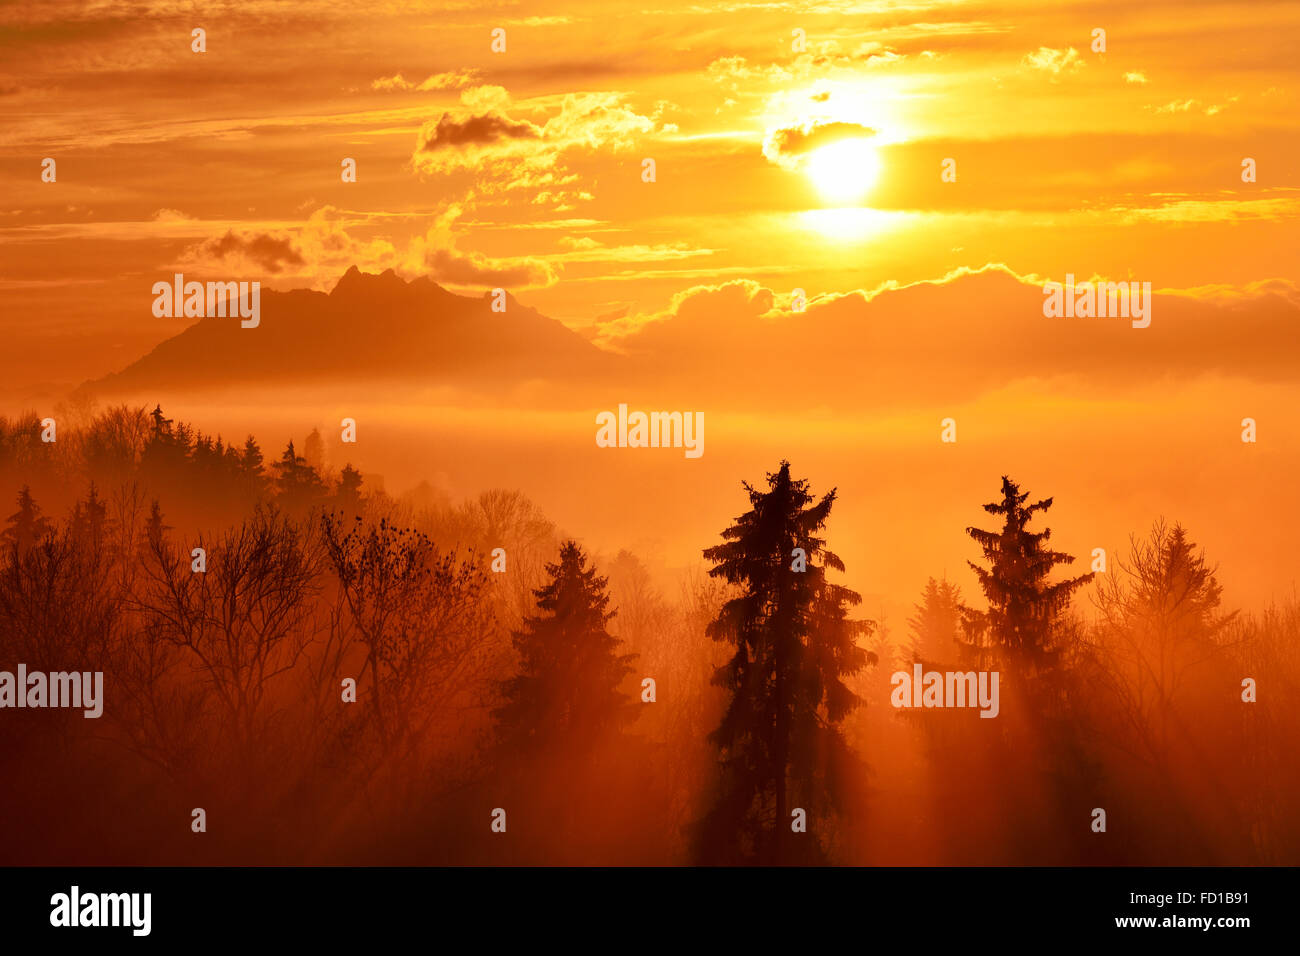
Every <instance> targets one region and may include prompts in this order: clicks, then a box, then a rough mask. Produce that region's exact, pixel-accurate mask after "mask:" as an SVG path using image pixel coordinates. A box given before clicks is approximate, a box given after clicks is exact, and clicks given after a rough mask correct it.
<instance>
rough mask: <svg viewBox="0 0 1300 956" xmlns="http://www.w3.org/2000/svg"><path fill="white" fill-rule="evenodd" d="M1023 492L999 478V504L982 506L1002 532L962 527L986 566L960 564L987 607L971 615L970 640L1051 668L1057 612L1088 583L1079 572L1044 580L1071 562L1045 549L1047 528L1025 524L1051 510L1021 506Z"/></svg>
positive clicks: (1045, 504)
mask: <svg viewBox="0 0 1300 956" xmlns="http://www.w3.org/2000/svg"><path fill="white" fill-rule="evenodd" d="M1028 500H1029V492H1027V491H1026V492H1021V490H1020V486H1019V485H1017V484H1016V483H1015V482H1014V481H1012V480H1011V479H1010V478H1008V477H1007V476H1006V475H1003V476H1002V500H1001V501H998V502H993V503H992V504H986V505H985V506H984V510H985V511H987V512H988V513H989V514H992V515H1001V516H1002V518H1003V523H1002V528H1001V529H1000V530H998V531H984V530H982V529H980V528H967V529H966V533H967V534H968V535H970V536H971V537H972V538H974V539H975V541H976V542H977V543H978V544H979V546H980V548H981V549H982V550H983V551H984V560H985V561H987V562H988V565H989V566H988V567H987V568H982V567H980V566H979V565H977V564H975V563H974V562H973V561H968V562H966V563H967V564H969V565H970V566H971V568H972V569H973V570H974V572H975V574H976V576H977V577H978V578H979V582H980V587H981V588H982V589H983V591H984V596H985V598H987V600H988V604H989V609H988V611H986V612H984V613H983V614H976V615H973V616H972V618H971V619H972V620H973V621H975V622H976V623H975V625H974V626H973V627H972V628H971V630H974V631H976V632H981V633H977V636H976V638H975V639H976V641H977V642H982V643H983V644H984V646H985V647H987V648H990V649H992V650H994V651H995V652H1000V653H1001V654H1002V655H1010V656H1012V657H1014V658H1016V659H1017V660H1018V661H1019V662H1020V663H1022V664H1026V665H1029V666H1030V667H1032V668H1034V669H1036V670H1044V669H1047V668H1050V667H1051V666H1053V664H1054V663H1055V662H1056V659H1057V655H1058V648H1057V647H1056V642H1057V628H1058V623H1059V619H1060V616H1061V613H1062V612H1063V611H1064V610H1065V609H1066V608H1067V607H1068V606H1069V603H1070V597H1071V595H1072V594H1073V593H1074V591H1075V590H1076V589H1077V588H1079V587H1080V586H1081V585H1083V584H1085V583H1087V582H1088V581H1091V580H1092V578H1093V575H1092V574H1083V575H1080V576H1078V577H1075V578H1068V579H1066V580H1064V581H1056V582H1053V581H1050V580H1048V578H1049V576H1050V575H1051V573H1052V570H1053V569H1054V568H1055V567H1056V566H1057V565H1059V564H1072V563H1073V562H1074V556H1073V555H1070V554H1066V553H1065V552H1063V551H1053V550H1052V549H1051V548H1049V547H1048V546H1047V542H1048V539H1049V538H1050V537H1051V535H1052V530H1051V529H1050V528H1044V529H1043V530H1042V531H1039V532H1033V531H1029V530H1027V528H1026V526H1027V525H1028V524H1029V522H1030V521H1031V520H1032V519H1033V517H1034V515H1035V514H1037V513H1038V512H1044V513H1045V512H1046V511H1047V509H1049V508H1050V507H1051V506H1052V499H1051V498H1044V499H1043V500H1041V501H1036V502H1034V503H1033V504H1031V505H1026V504H1025V502H1026V501H1028Z"/></svg>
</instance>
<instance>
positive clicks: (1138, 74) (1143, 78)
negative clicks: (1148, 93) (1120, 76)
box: [1124, 70, 1148, 85]
mask: <svg viewBox="0 0 1300 956" xmlns="http://www.w3.org/2000/svg"><path fill="white" fill-rule="evenodd" d="M1124 82H1125V83H1138V84H1143V85H1145V84H1146V83H1147V82H1148V80H1147V75H1146V74H1145V73H1143V72H1142V71H1141V70H1130V71H1129V72H1128V73H1125V74H1124Z"/></svg>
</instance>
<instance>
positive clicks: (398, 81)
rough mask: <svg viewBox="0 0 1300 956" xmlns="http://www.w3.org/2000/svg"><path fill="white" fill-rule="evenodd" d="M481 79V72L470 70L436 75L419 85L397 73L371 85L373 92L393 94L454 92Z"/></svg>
mask: <svg viewBox="0 0 1300 956" xmlns="http://www.w3.org/2000/svg"><path fill="white" fill-rule="evenodd" d="M478 77H479V71H478V70H474V69H470V70H451V71H448V72H446V73H434V74H433V75H432V76H429V77H426V78H425V79H423V80H421V81H420V82H419V83H412V82H411V81H410V80H408V79H406V78H405V77H404V76H402V74H400V73H396V74H394V75H393V76H381V77H379V78H378V79H376V80H374V81H373V82H371V84H370V88H371V89H372V90H381V91H384V92H391V91H394V90H403V91H409V90H416V91H419V92H430V91H432V90H454V89H459V88H460V87H462V86H468V85H469V84H471V83H473V82H474V81H475V80H477V79H478Z"/></svg>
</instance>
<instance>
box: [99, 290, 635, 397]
mask: <svg viewBox="0 0 1300 956" xmlns="http://www.w3.org/2000/svg"><path fill="white" fill-rule="evenodd" d="M180 321H184V320H180ZM617 361H618V360H617V358H616V357H615V356H612V355H610V354H609V353H606V352H604V351H602V350H600V349H598V348H597V347H595V346H594V345H592V344H591V343H590V342H588V341H587V340H586V339H584V338H582V337H581V336H580V335H578V334H576V333H574V332H572V331H570V330H569V329H568V328H566V327H565V326H564V325H563V324H561V323H560V322H557V321H555V320H554V319H549V318H547V317H546V316H544V315H542V314H541V313H539V312H537V311H536V310H534V309H530V308H527V307H525V306H523V305H520V304H519V302H517V301H516V300H515V299H514V298H513V297H510V296H508V295H507V307H506V311H505V312H493V311H492V310H491V297H490V294H487V293H485V294H484V295H483V296H482V297H478V298H475V297H470V296H462V295H456V294H455V293H452V292H448V291H447V290H446V289H444V288H442V287H441V286H439V285H437V284H436V283H434V282H432V281H431V280H429V279H428V278H420V279H415V280H413V281H411V282H407V281H405V280H403V279H402V278H401V277H400V276H398V275H397V274H396V273H394V272H393V271H392V270H391V269H390V270H388V271H387V272H384V273H382V274H380V275H374V274H371V273H365V272H361V271H359V270H358V269H357V268H356V266H353V267H352V268H350V269H349V270H348V271H347V272H346V273H345V274H344V275H343V277H342V278H341V279H339V281H338V283H337V284H336V285H335V286H334V289H333V291H331V292H330V293H329V294H328V295H327V294H325V293H323V292H312V291H309V290H306V289H296V290H293V291H290V292H274V291H271V290H268V289H265V288H263V289H262V292H261V322H260V324H259V325H258V327H257V328H251V329H245V328H241V327H240V324H239V319H238V318H233V319H232V318H205V319H200V320H198V321H197V322H195V324H193V325H191V326H189V327H188V328H186V329H185V330H184V331H183V332H180V333H178V334H177V335H174V336H172V337H171V338H169V339H167V340H166V341H164V342H162V343H160V344H159V345H158V346H157V347H156V348H155V349H154V350H153V351H151V352H150V353H149V354H148V355H145V356H144V357H143V358H141V359H139V360H137V361H135V362H133V363H132V364H130V365H129V366H127V367H126V368H125V369H123V370H122V371H120V372H115V373H113V374H111V375H108V376H105V377H104V378H101V379H98V380H97V381H94V382H88V383H86V384H85V385H83V386H81V388H80V389H79V390H78V391H79V392H82V393H91V394H96V395H105V394H114V393H130V392H137V391H141V390H152V389H166V390H168V391H171V392H184V391H186V390H188V389H205V390H206V389H212V388H217V387H222V386H226V385H237V384H240V383H250V382H256V383H259V384H286V385H294V384H309V383H312V382H340V381H347V380H357V381H374V380H376V379H381V380H383V379H389V380H394V381H403V382H411V381H415V382H419V383H422V384H428V385H443V384H450V385H471V386H472V385H492V384H496V383H511V382H519V381H524V380H528V379H548V380H566V379H570V378H572V377H574V376H583V377H589V376H595V375H598V374H599V373H600V372H601V370H602V369H605V368H608V367H609V366H610V365H611V364H616V363H617Z"/></svg>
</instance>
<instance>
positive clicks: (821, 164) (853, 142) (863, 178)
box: [805, 139, 880, 205]
mask: <svg viewBox="0 0 1300 956" xmlns="http://www.w3.org/2000/svg"><path fill="white" fill-rule="evenodd" d="M805 172H807V174H808V178H809V179H811V180H812V183H813V185H814V186H816V187H817V192H819V193H820V194H821V196H822V198H823V199H825V200H827V201H828V202H833V203H837V204H840V205H844V204H847V203H852V202H856V201H857V200H859V199H861V198H862V197H863V196H865V195H866V194H867V192H868V190H870V189H871V187H872V186H874V185H875V183H876V177H877V176H878V175H879V174H880V157H879V156H878V155H877V153H876V148H875V146H874V145H873V144H872V143H871V142H870V141H868V140H866V139H842V140H839V141H838V142H834V143H830V144H828V145H826V146H822V147H820V148H819V149H817V150H815V151H814V152H812V153H811V154H809V156H808V162H807V165H806V167H805Z"/></svg>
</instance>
